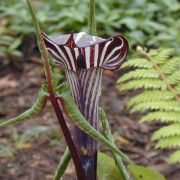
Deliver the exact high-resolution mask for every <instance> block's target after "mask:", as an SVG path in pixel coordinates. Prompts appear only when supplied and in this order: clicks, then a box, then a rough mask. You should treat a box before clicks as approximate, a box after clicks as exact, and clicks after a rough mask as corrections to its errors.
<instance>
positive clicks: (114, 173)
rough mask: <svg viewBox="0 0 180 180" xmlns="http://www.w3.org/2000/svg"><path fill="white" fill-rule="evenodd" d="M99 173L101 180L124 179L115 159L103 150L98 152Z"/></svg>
mask: <svg viewBox="0 0 180 180" xmlns="http://www.w3.org/2000/svg"><path fill="white" fill-rule="evenodd" d="M97 175H98V179H99V180H124V178H123V176H122V175H121V173H120V171H119V169H118V167H117V166H116V164H115V161H114V159H113V158H111V157H110V156H108V155H106V154H104V153H101V152H98V164H97Z"/></svg>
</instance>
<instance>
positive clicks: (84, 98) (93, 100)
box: [42, 32, 128, 174]
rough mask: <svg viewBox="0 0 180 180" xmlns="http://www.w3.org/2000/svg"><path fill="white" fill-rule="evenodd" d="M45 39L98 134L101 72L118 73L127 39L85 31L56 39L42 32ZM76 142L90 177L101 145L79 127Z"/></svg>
mask: <svg viewBox="0 0 180 180" xmlns="http://www.w3.org/2000/svg"><path fill="white" fill-rule="evenodd" d="M42 36H43V39H44V42H45V45H46V48H47V49H48V51H49V53H50V54H51V55H52V57H53V59H54V60H55V61H56V63H57V64H58V65H60V66H62V67H64V69H65V71H66V77H67V80H68V82H69V84H70V88H71V92H72V95H73V98H74V101H75V103H76V104H77V106H78V108H79V110H80V111H81V113H82V114H83V115H84V117H85V118H86V119H87V121H88V122H89V123H90V124H91V125H92V126H93V127H94V128H96V129H97V130H98V131H99V120H98V119H99V117H98V108H99V96H100V88H101V77H102V70H103V69H109V70H116V69H118V68H119V67H120V66H121V64H122V63H123V61H124V60H125V58H126V56H127V52H128V42H127V40H126V39H125V38H123V37H122V36H120V35H117V36H113V37H111V38H108V39H102V38H100V37H97V36H90V35H87V34H86V33H84V32H80V33H71V34H68V35H57V36H47V35H45V34H44V33H43V34H42ZM74 141H75V145H76V147H77V150H78V152H79V155H80V158H81V161H82V163H83V162H85V163H84V164H83V167H84V169H85V172H86V173H87V174H88V173H89V172H88V171H89V167H90V166H92V165H93V164H94V163H95V160H94V158H95V154H96V152H97V150H98V142H97V141H96V140H94V139H93V138H91V137H90V136H88V135H87V134H86V133H84V132H82V131H81V130H80V129H79V128H75V132H74ZM84 159H86V161H84Z"/></svg>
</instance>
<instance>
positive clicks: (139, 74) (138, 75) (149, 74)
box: [117, 69, 159, 83]
mask: <svg viewBox="0 0 180 180" xmlns="http://www.w3.org/2000/svg"><path fill="white" fill-rule="evenodd" d="M158 77H159V73H158V72H157V71H156V70H154V69H149V70H147V69H137V70H134V71H131V72H129V73H128V74H125V75H124V76H122V77H121V78H120V79H119V80H118V81H117V82H118V83H121V82H125V81H127V80H131V79H146V78H153V79H154V78H158Z"/></svg>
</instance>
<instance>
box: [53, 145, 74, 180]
mask: <svg viewBox="0 0 180 180" xmlns="http://www.w3.org/2000/svg"><path fill="white" fill-rule="evenodd" d="M70 160H71V154H70V152H69V149H68V148H66V151H65V152H64V154H63V156H62V158H61V161H60V163H59V165H58V167H57V169H56V173H55V176H54V180H60V179H61V177H62V176H63V174H64V172H65V170H66V169H67V166H68V164H69V162H70Z"/></svg>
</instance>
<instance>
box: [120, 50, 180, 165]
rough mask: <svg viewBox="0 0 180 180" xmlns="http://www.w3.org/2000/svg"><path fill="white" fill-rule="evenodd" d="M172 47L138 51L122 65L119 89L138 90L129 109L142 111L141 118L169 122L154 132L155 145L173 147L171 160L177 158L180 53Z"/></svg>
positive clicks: (179, 130) (177, 160) (173, 161)
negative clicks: (136, 54)
mask: <svg viewBox="0 0 180 180" xmlns="http://www.w3.org/2000/svg"><path fill="white" fill-rule="evenodd" d="M173 53H174V49H157V50H151V51H150V52H145V51H143V50H140V51H139V57H136V58H134V59H130V60H129V61H127V62H125V63H124V64H123V65H122V69H126V71H127V70H128V71H127V72H126V73H124V74H123V75H122V76H121V77H120V78H119V80H118V81H117V83H119V84H120V87H119V90H120V91H128V90H131V91H132V90H138V91H137V94H136V95H134V96H133V97H131V98H130V100H129V101H128V104H127V106H128V108H129V110H130V112H132V113H133V112H143V113H142V117H141V119H140V122H155V121H160V122H162V123H164V122H165V123H168V125H167V124H166V125H164V126H163V125H162V127H161V128H159V129H158V130H157V131H156V132H155V133H154V134H153V135H152V140H155V141H157V144H156V146H155V147H156V148H173V149H174V148H175V149H177V150H174V151H175V152H174V153H173V154H172V155H170V158H169V162H170V163H178V162H180V150H179V149H180V57H173Z"/></svg>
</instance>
